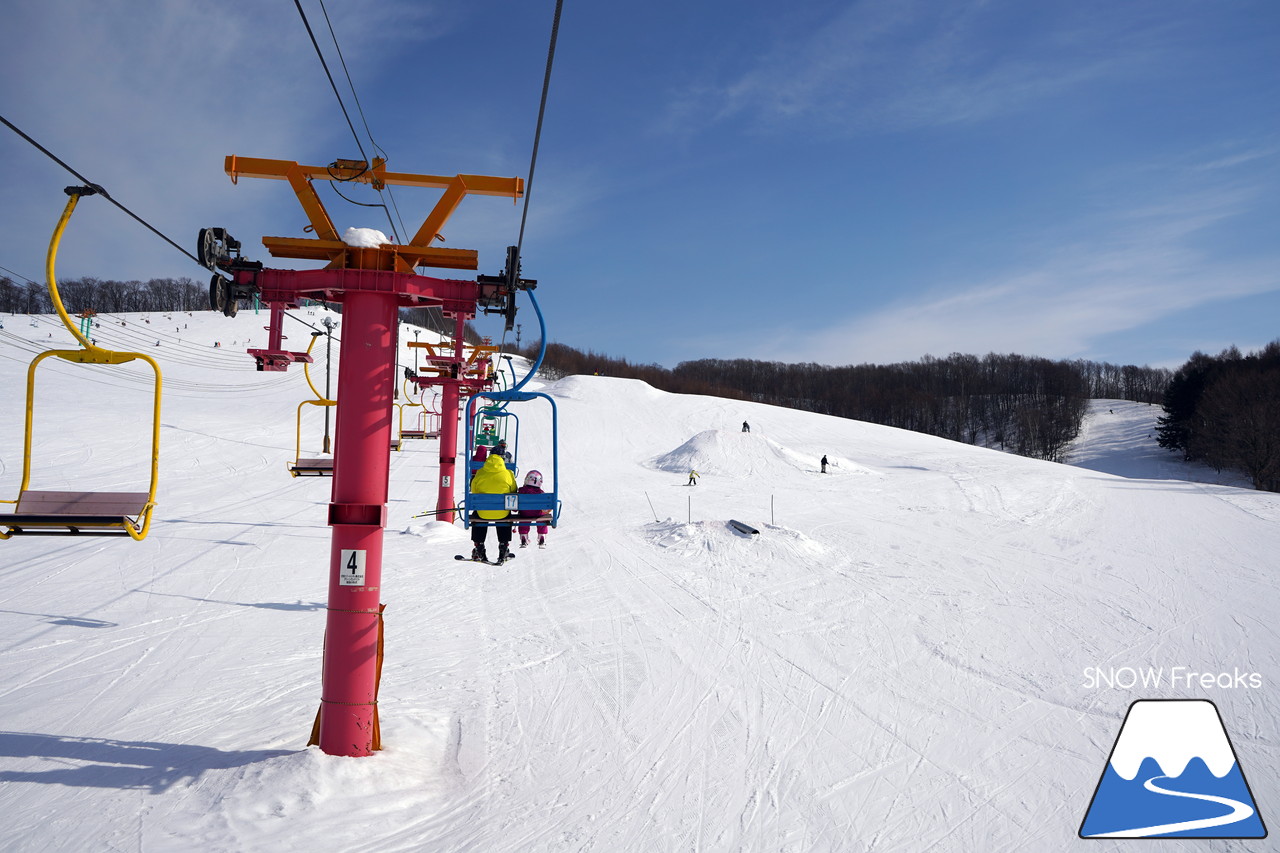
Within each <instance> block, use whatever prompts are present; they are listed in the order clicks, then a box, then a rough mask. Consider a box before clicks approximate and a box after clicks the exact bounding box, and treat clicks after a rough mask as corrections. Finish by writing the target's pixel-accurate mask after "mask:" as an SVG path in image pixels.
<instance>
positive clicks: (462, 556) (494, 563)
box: [453, 554, 516, 566]
mask: <svg viewBox="0 0 1280 853" xmlns="http://www.w3.org/2000/svg"><path fill="white" fill-rule="evenodd" d="M515 558H516V555H515V554H508V555H507V559H505V560H503V561H502V563H509V562H511V561H512V560H514V559H515ZM453 559H455V560H465V561H466V562H468V563H484V564H485V565H486V566H501V565H502V563H499V562H498V561H496V560H473V559H472V558H471V557H468V556H467V555H466V554H454V555H453Z"/></svg>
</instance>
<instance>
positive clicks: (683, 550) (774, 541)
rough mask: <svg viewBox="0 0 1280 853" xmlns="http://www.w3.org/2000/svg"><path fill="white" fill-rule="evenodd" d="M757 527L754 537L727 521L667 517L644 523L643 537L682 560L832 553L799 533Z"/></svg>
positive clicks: (807, 557)
mask: <svg viewBox="0 0 1280 853" xmlns="http://www.w3.org/2000/svg"><path fill="white" fill-rule="evenodd" d="M748 523H750V522H748ZM756 526H757V527H758V529H759V530H760V533H759V535H755V536H753V535H749V534H745V533H740V532H738V531H737V530H736V529H734V528H733V527H732V526H731V525H730V524H729V522H728V520H725V521H696V522H693V523H692V524H685V523H682V522H678V521H675V520H673V519H670V518H668V519H667V520H666V521H654V522H650V523H649V524H646V525H645V526H644V537H645V540H646V541H648V542H649V544H651V545H654V546H656V547H658V548H663V549H666V550H667V552H668V554H671V555H674V556H678V557H680V558H681V559H682V560H685V559H697V558H699V557H704V558H709V559H710V560H711V561H712V562H717V563H718V562H722V560H723V559H724V558H733V557H742V558H743V560H744V561H747V562H749V563H761V562H770V563H771V562H774V561H779V560H781V561H785V562H788V563H795V562H808V561H812V560H815V559H821V558H825V557H827V556H828V555H830V553H831V549H830V548H828V547H827V546H826V545H823V544H822V543H820V542H817V541H815V540H813V539H810V538H809V537H808V536H805V535H804V534H803V533H801V532H799V531H798V530H792V529H790V528H787V527H778V526H775V525H770V524H763V525H756ZM744 564H745V563H744Z"/></svg>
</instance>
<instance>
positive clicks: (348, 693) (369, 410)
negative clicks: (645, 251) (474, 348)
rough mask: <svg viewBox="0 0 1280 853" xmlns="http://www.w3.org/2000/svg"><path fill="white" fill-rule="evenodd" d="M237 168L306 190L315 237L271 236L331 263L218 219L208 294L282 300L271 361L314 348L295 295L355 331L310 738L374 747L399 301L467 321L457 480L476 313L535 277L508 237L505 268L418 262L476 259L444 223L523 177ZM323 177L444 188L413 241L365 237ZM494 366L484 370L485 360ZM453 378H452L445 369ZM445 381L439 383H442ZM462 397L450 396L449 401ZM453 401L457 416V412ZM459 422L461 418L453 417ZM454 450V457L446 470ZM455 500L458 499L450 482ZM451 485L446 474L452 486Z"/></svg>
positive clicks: (337, 450)
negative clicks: (374, 242)
mask: <svg viewBox="0 0 1280 853" xmlns="http://www.w3.org/2000/svg"><path fill="white" fill-rule="evenodd" d="M226 172H227V174H228V175H229V176H230V177H231V180H232V183H235V182H237V181H238V180H239V179H240V178H242V177H248V178H265V179H271V180H284V181H288V182H289V185H290V186H291V187H292V188H293V190H294V192H295V193H296V194H297V196H298V200H299V201H300V202H301V204H302V207H303V210H304V211H305V212H306V215H307V218H308V220H309V222H310V229H309V230H310V231H311V232H312V233H313V236H311V237H306V238H297V237H263V238H262V243H263V245H264V246H265V247H266V249H267V251H268V252H269V253H270V254H271V255H272V256H273V257H276V258H291V259H300V260H310V261H320V262H323V263H324V267H323V268H322V269H312V270H292V269H271V268H267V267H264V266H263V264H262V263H261V262H258V261H248V260H244V259H242V258H241V257H240V244H239V242H237V241H236V240H235V239H234V238H232V237H231V236H230V235H228V234H227V233H226V231H225V230H224V229H221V228H206V229H203V230H202V231H201V232H200V236H199V241H198V250H199V257H200V260H201V263H203V264H204V265H205V266H206V267H208V268H209V269H210V270H213V271H214V276H213V279H212V281H211V282H210V288H209V293H210V302H211V303H212V304H213V306H214V307H215V308H221V309H222V310H223V312H224V313H226V314H228V315H232V314H234V313H235V306H236V305H237V304H238V303H239V301H240V300H241V299H246V298H249V297H251V296H255V295H256V296H259V297H260V298H261V299H262V301H264V302H266V303H267V304H268V305H269V306H270V307H271V325H270V326H269V327H268V331H269V332H270V337H269V341H268V346H267V349H266V350H265V351H256V352H254V353H252V355H254V357H255V359H256V360H257V363H258V367H259V369H260V370H283V369H286V368H287V367H288V366H289V364H290V363H292V362H294V361H302V360H304V357H305V358H307V359H309V358H310V357H309V356H306V354H305V353H289V352H286V351H284V349H283V347H282V335H281V329H280V322H281V318H282V315H283V312H284V310H285V309H286V308H295V307H297V306H298V305H299V304H300V303H301V302H302V300H305V299H313V300H319V301H323V302H332V303H341V304H342V306H343V319H342V324H343V328H344V329H345V333H344V334H343V336H342V342H341V345H340V349H339V357H340V363H339V367H338V388H337V395H336V399H337V401H338V404H337V406H336V407H335V408H336V415H335V421H336V424H335V432H336V442H335V447H334V459H333V492H332V498H331V501H330V504H329V512H328V523H329V525H330V526H331V527H332V528H333V541H332V545H331V550H330V558H329V604H328V614H327V617H326V623H325V624H326V629H325V646H324V663H323V667H322V685H321V699H320V711H319V714H318V715H317V719H316V727H315V730H314V731H313V735H312V742H313V743H318V744H319V745H320V748H321V750H323V751H324V752H325V753H327V754H330V755H347V756H364V755H369V754H371V753H372V752H373V751H374V750H377V749H379V748H380V747H381V744H380V736H379V731H378V711H377V693H378V672H379V669H380V662H381V647H382V617H381V609H382V604H381V601H380V599H381V586H382V547H383V531H384V529H385V527H386V520H387V497H388V473H389V465H390V463H389V454H388V452H387V448H388V447H389V446H390V443H391V435H392V411H393V406H392V403H393V398H394V393H395V386H396V382H397V378H398V377H397V373H396V370H397V367H396V365H397V359H396V350H395V341H396V331H397V324H398V322H399V309H400V308H401V307H423V306H434V307H438V308H440V309H441V311H442V312H443V313H444V316H445V317H447V318H451V319H453V321H454V323H455V326H456V329H455V335H454V347H453V352H452V353H451V354H450V361H451V364H452V365H453V367H454V368H456V370H454V369H452V368H451V370H450V375H449V376H448V377H447V378H448V380H450V381H442V382H440V383H439V384H441V385H442V386H443V389H442V390H443V393H444V406H443V408H442V411H443V412H445V413H446V417H445V418H444V419H443V423H442V430H441V437H440V446H441V471H440V475H441V480H442V481H444V480H445V478H446V477H447V478H448V479H449V481H450V483H452V478H453V470H452V463H453V459H452V456H453V454H455V453H456V447H457V412H458V409H459V395H460V391H461V390H462V389H463V388H464V387H467V386H468V385H470V384H471V378H470V377H468V375H467V371H466V370H465V369H464V368H463V366H464V365H466V364H467V357H466V355H465V353H464V350H463V330H464V326H465V324H466V321H467V320H469V319H472V318H474V317H475V316H476V314H477V312H478V311H480V310H483V311H484V312H485V313H502V314H504V315H506V317H507V322H508V324H510V323H511V322H512V321H513V319H514V316H515V295H516V290H517V289H519V288H520V287H521V286H533V285H534V284H535V283H534V282H524V281H522V280H520V279H519V277H518V262H513V261H512V260H511V256H512V254H513V253H514V247H513V248H512V249H509V250H508V270H507V271H506V272H504V274H503V275H502V276H477V278H476V279H475V280H457V279H443V278H432V277H428V276H424V275H419V274H418V273H417V272H416V271H415V270H416V269H417V268H419V267H431V268H444V269H457V270H475V269H477V267H478V263H477V252H476V251H475V250H471V249H452V248H442V247H436V246H434V245H433V244H434V242H435V241H436V240H438V239H441V238H440V229H441V228H442V227H443V226H444V224H445V222H446V221H447V220H448V219H449V216H450V215H451V214H452V213H453V212H454V210H456V209H457V207H458V205H459V204H460V203H461V202H462V200H463V198H465V197H466V196H467V195H490V196H502V197H507V198H511V199H513V200H514V199H518V198H519V197H520V196H521V195H522V194H523V192H524V181H523V180H522V179H521V178H498V177H489V176H484V175H454V176H439V175H414V174H407V173H400V172H389V171H387V170H386V163H385V161H384V160H382V159H381V158H375V159H374V160H373V161H372V163H369V162H366V161H362V160H361V161H352V160H336V161H334V162H333V163H331V164H330V165H328V166H303V165H300V164H298V163H296V162H292V161H287V160H268V159H260V158H249V157H237V156H230V157H228V158H227V160H226ZM316 180H333V181H348V182H355V183H366V184H370V185H372V186H373V187H374V188H375V189H381V188H382V187H384V186H387V185H394V186H407V187H426V188H436V189H442V190H443V191H444V192H443V194H442V196H441V197H440V200H439V201H438V202H437V204H436V205H435V207H434V209H433V210H432V211H431V213H430V214H429V215H428V216H427V218H426V219H425V221H424V222H423V223H422V226H421V227H420V228H419V229H418V231H417V233H416V234H414V235H413V237H412V238H411V239H410V240H409V242H408V243H407V244H405V245H394V244H383V245H381V246H378V247H376V248H358V247H354V246H349V245H347V244H346V243H344V242H343V241H342V240H341V239H340V237H339V234H338V231H337V229H336V228H335V227H334V225H333V222H332V220H331V219H330V218H329V215H328V213H327V212H326V211H325V208H324V205H323V204H322V203H321V201H320V197H319V196H318V195H317V194H316V191H315V188H314V187H313V186H312V182H313V181H316ZM486 372H487V371H486ZM440 378H441V379H444V378H446V377H440ZM433 384H434V383H433ZM450 406H452V408H450ZM450 413H452V414H453V417H452V418H450V417H448V416H447V415H448V414H450ZM451 421H452V429H449V426H450V422H451ZM446 456H448V457H449V459H448V460H447V461H448V462H449V463H450V464H449V470H448V471H447V473H446V467H445V462H446ZM449 491H450V497H449V505H450V506H452V503H453V501H452V488H450V490H449ZM441 494H442V496H443V494H444V486H443V485H442V487H441Z"/></svg>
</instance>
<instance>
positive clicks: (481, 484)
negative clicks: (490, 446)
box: [471, 453, 516, 563]
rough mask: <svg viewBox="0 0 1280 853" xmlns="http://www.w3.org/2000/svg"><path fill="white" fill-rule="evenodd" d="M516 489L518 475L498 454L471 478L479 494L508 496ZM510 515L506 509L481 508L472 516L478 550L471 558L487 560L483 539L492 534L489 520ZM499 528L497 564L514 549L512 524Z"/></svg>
mask: <svg viewBox="0 0 1280 853" xmlns="http://www.w3.org/2000/svg"><path fill="white" fill-rule="evenodd" d="M515 490H516V478H515V475H513V474H512V473H511V471H509V470H508V469H507V466H506V465H505V464H504V463H503V461H502V457H501V456H499V455H497V454H496V453H491V454H489V458H488V459H485V460H484V464H483V465H481V466H480V470H479V471H477V472H476V475H475V476H474V477H472V478H471V491H472V492H474V493H475V494H478V495H509V494H511V493H512V492H514V491H515ZM510 514H511V513H509V512H507V510H505V509H482V510H477V511H476V512H473V513H471V541H472V543H474V545H475V547H474V548H473V549H472V551H471V559H473V560H484V561H485V562H488V559H489V558H488V557H487V556H486V555H485V552H484V540H485V539H486V538H487V537H488V535H489V524H487V523H486V520H488V521H496V520H498V519H500V518H506V517H507V516H508V515H510ZM496 527H497V528H498V562H499V563H501V562H502V561H503V560H505V559H506V558H507V556H508V554H509V552H510V549H511V525H510V524H499V525H496Z"/></svg>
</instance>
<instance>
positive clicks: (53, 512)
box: [15, 489, 148, 517]
mask: <svg viewBox="0 0 1280 853" xmlns="http://www.w3.org/2000/svg"><path fill="white" fill-rule="evenodd" d="M147 498H148V495H147V493H146V492H44V491H34V490H30V489H29V490H27V491H24V492H22V493H21V494H19V495H18V506H17V511H16V512H15V515H33V516H34V515H41V516H62V515H66V516H81V517H89V516H99V517H101V516H117V517H118V516H138V515H141V514H142V511H143V510H144V509H145V508H146V505H147Z"/></svg>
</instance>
